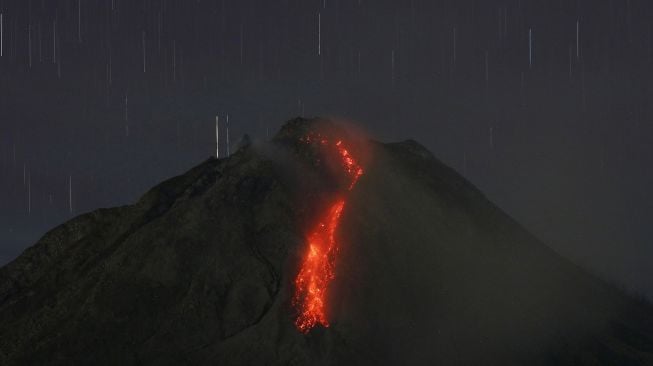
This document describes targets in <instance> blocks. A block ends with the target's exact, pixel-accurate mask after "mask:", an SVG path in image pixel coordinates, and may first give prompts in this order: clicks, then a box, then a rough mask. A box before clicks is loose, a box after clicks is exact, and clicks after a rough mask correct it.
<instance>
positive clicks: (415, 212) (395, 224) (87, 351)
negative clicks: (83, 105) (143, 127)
mask: <svg viewBox="0 0 653 366" xmlns="http://www.w3.org/2000/svg"><path fill="white" fill-rule="evenodd" d="M359 169H360V170H359ZM354 183H355V184H354ZM0 364H2V365H23V364H34V365H44V364H48V365H52V364H61V365H78V364H80V365H81V364H84V365H86V364H88V365H141V364H146V365H341V364H342V365H354V364H374V365H378V364H390V365H398V364H407V365H411V364H413V365H414V364H420V365H421V364H437V365H616V364H619V365H645V364H653V309H652V308H651V307H650V306H649V305H647V304H645V303H642V302H640V301H637V300H635V299H632V298H630V297H628V296H627V295H625V294H624V293H623V292H621V291H619V290H618V289H615V288H613V287H611V286H609V285H607V284H605V283H604V282H602V281H600V280H598V279H597V278H595V277H593V276H591V275H590V274H588V273H586V272H584V271H583V270H581V269H580V268H579V267H577V266H575V265H573V264H572V263H570V262H568V261H567V260H565V259H563V258H561V257H560V256H559V255H557V254H556V253H555V252H553V251H552V250H551V249H549V248H548V247H547V246H545V245H544V244H542V243H541V242H539V241H538V240H537V239H536V238H535V237H533V236H532V235H531V234H529V233H528V232H527V231H526V230H525V229H523V228H522V227H521V226H520V225H519V224H518V223H516V222H515V221H514V220H512V219H511V218H510V217H509V216H508V215H506V214H505V213H504V212H502V211H501V210H500V209H499V208H497V207H496V206H495V205H493V204H492V203H491V202H489V201H488V200H487V199H486V198H485V197H484V195H483V194H482V193H481V192H480V191H479V190H477V189H476V188H475V187H474V186H473V185H471V184H470V183H469V182H468V181H466V180H465V179H464V178H463V177H461V176H460V175H459V174H457V173H456V172H455V171H454V170H452V169H451V168H449V167H447V166H445V165H444V164H442V163H441V162H440V161H438V160H437V159H436V158H435V157H434V156H433V155H432V154H431V153H430V152H428V151H427V150H426V149H425V148H424V147H422V146H421V145H419V144H418V143H416V142H414V141H405V142H401V143H390V144H384V143H379V142H374V141H368V140H366V139H365V138H364V137H361V135H360V134H356V133H352V132H351V131H350V130H348V129H346V128H343V127H342V126H341V125H339V124H337V123H334V122H331V121H328V120H320V119H313V120H306V119H301V118H298V119H295V120H292V121H289V122H288V123H286V125H284V127H283V128H282V129H281V131H280V132H279V133H278V134H277V136H276V137H275V138H274V139H273V140H272V141H271V142H267V143H258V142H252V143H247V144H243V145H242V146H241V148H240V149H239V150H238V151H237V152H236V153H234V154H233V155H232V156H230V157H228V158H225V159H220V160H216V159H209V160H208V161H206V162H204V163H202V164H200V165H199V166H197V167H195V168H193V169H191V170H190V171H188V172H187V173H185V174H183V175H181V176H178V177H175V178H172V179H170V180H168V181H166V182H163V183H161V184H159V185H158V186H156V187H154V188H152V189H151V190H150V191H149V192H147V193H146V194H145V195H144V196H143V197H142V198H141V199H140V200H139V201H138V202H136V203H135V204H133V205H129V206H123V207H117V208H110V209H100V210H97V211H94V212H91V213H88V214H84V215H81V216H79V217H77V218H75V219H73V220H71V221H69V222H67V223H65V224H63V225H61V226H59V227H57V228H55V229H53V230H52V231H50V232H49V233H47V234H46V235H45V236H44V237H43V238H42V239H41V240H40V241H39V242H38V243H37V244H36V245H34V246H33V247H31V248H29V249H27V250H26V251H25V252H24V253H23V254H22V255H21V256H20V257H18V258H17V259H16V260H14V261H13V262H11V263H10V264H8V265H6V266H5V267H3V268H2V269H0Z"/></svg>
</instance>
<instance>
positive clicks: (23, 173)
mask: <svg viewBox="0 0 653 366" xmlns="http://www.w3.org/2000/svg"><path fill="white" fill-rule="evenodd" d="M0 12H1V13H2V16H1V18H2V21H1V22H2V27H1V29H2V35H1V39H2V45H1V46H0V48H1V53H2V55H1V56H0V264H2V263H6V262H7V261H9V260H11V259H12V258H14V257H15V256H17V255H18V254H20V252H21V251H22V250H23V249H25V248H26V247H27V246H29V245H31V244H33V243H34V242H36V240H37V239H38V238H39V237H40V236H41V235H43V234H44V233H45V232H46V231H47V230H49V229H50V228H52V227H54V226H55V225H57V224H59V223H62V222H63V221H65V220H68V219H70V218H72V217H73V216H75V215H78V214H80V213H83V212H88V211H90V210H93V209H96V208H99V207H110V206H115V205H121V204H127V203H130V202H133V201H134V200H135V199H137V198H138V197H139V196H140V195H141V194H142V193H144V192H145V190H147V189H148V188H149V187H151V186H152V185H154V184H156V183H158V182H160V181H161V180H163V179H165V178H168V177H171V176H173V175H176V174H179V173H182V172H184V171H185V170H187V169H189V168H191V167H192V166H194V165H196V164H198V163H200V162H201V161H202V160H204V159H206V158H207V157H208V156H209V155H211V154H213V153H214V151H215V142H214V139H215V137H214V136H215V135H214V130H213V129H214V120H215V116H216V115H219V116H220V118H221V119H222V120H223V121H224V120H225V119H226V116H227V115H229V118H230V122H231V136H232V137H233V140H234V141H235V140H236V139H237V138H238V137H239V136H241V135H242V134H243V133H245V132H247V133H249V134H250V135H252V137H254V138H258V139H265V138H266V137H267V136H268V133H269V134H273V133H274V132H275V131H276V130H277V129H278V127H279V126H280V125H281V123H282V122H283V121H285V120H288V119H290V118H292V117H294V116H297V115H304V116H307V117H310V116H316V115H327V116H342V117H348V118H352V119H354V120H357V121H358V122H359V124H360V125H361V126H363V127H364V128H365V129H366V130H367V131H369V133H370V134H371V135H372V136H373V137H375V138H377V139H381V140H386V141H395V140H401V139H406V138H414V139H416V140H418V141H420V142H421V143H423V144H424V145H426V146H427V147H428V148H429V149H430V150H432V151H433V152H434V153H435V154H436V155H437V156H438V157H439V158H440V159H441V160H443V161H444V162H446V163H447V164H449V165H451V166H453V167H454V168H456V169H457V170H458V171H460V172H461V173H463V174H464V175H465V176H466V177H468V178H469V179H470V180H471V181H472V182H473V183H474V184H476V185H477V186H478V187H479V188H481V189H482V190H483V191H484V192H485V193H486V194H487V195H488V197H489V198H490V199H491V200H493V201H494V202H496V203H497V204H498V205H499V206H500V207H502V208H503V209H504V210H506V211H507V212H508V213H509V214H511V215H512V216H513V217H514V218H516V219H517V220H518V221H520V222H521V223H522V224H524V225H525V226H526V227H528V228H529V229H530V230H531V231H533V232H534V233H535V234H536V235H537V236H538V237H540V238H541V239H542V240H544V241H545V242H546V243H548V244H549V245H550V246H552V247H553V248H554V249H555V250H557V251H559V252H560V253H562V254H563V255H565V256H567V257H569V258H571V259H572V260H574V261H576V262H577V263H579V264H580V265H582V266H584V267H586V268H589V269H590V270H592V271H593V272H595V273H598V274H600V275H601V276H604V277H605V278H608V279H609V280H610V281H614V282H617V283H619V284H621V285H623V286H626V287H628V288H630V289H632V290H634V291H637V292H640V293H645V294H648V295H649V296H653V281H651V280H650V279H651V278H653V266H652V265H651V260H652V259H653V243H652V240H651V237H653V225H652V224H651V219H653V193H651V192H652V190H651V187H652V186H653V171H652V170H651V161H652V157H653V145H652V143H653V127H652V124H651V122H652V120H651V117H652V116H653V105H652V103H651V98H652V96H653V94H652V92H653V91H652V90H651V87H652V86H653V73H652V71H651V70H652V68H653V53H652V52H653V51H652V46H653V40H652V31H653V28H652V27H653V22H651V19H653V4H652V3H651V2H650V1H648V0H630V1H629V0H582V1H581V0H547V1H542V0H501V1H498V0H497V1H490V0H476V1H460V0H447V1H434V0H403V1H389V0H374V1H372V0H347V1H345V0H256V1H255V0H212V1H208V0H177V1H173V0H31V1H30V0H0ZM71 191H72V197H71V196H70V194H69V193H70V192H71Z"/></svg>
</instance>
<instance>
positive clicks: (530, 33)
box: [528, 28, 533, 68]
mask: <svg viewBox="0 0 653 366" xmlns="http://www.w3.org/2000/svg"><path fill="white" fill-rule="evenodd" d="M531 67H533V28H529V29H528V68H531Z"/></svg>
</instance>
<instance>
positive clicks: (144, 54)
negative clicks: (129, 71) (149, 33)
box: [142, 31, 146, 73]
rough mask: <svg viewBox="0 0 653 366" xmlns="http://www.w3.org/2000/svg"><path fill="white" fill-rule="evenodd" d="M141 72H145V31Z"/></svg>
mask: <svg viewBox="0 0 653 366" xmlns="http://www.w3.org/2000/svg"><path fill="white" fill-rule="evenodd" d="M142 34H143V73H145V71H146V69H145V31H143V33H142Z"/></svg>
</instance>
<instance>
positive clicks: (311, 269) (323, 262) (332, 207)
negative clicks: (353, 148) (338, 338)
mask: <svg viewBox="0 0 653 366" xmlns="http://www.w3.org/2000/svg"><path fill="white" fill-rule="evenodd" d="M301 141H302V142H304V143H307V144H319V146H321V147H323V148H325V149H327V150H328V151H329V152H335V153H337V157H338V159H339V160H340V161H339V163H340V164H339V165H341V167H342V170H343V173H344V177H346V178H347V183H348V186H347V191H350V190H352V189H353V188H354V186H355V185H356V182H357V181H358V179H359V178H360V177H361V175H363V168H362V167H361V166H360V165H359V163H358V162H357V161H356V159H354V157H352V156H351V154H350V153H349V150H348V149H347V147H346V146H345V143H344V142H343V141H342V140H336V141H335V142H333V141H332V140H331V139H329V138H327V137H324V136H321V135H319V134H309V135H308V136H306V137H305V138H303V139H302V140H301ZM345 202H346V192H343V193H341V194H340V195H339V196H338V197H336V198H335V199H334V200H333V201H332V203H331V204H329V205H328V206H327V207H328V209H327V210H326V211H325V212H324V213H323V214H322V215H320V216H319V218H320V219H319V221H318V224H317V225H316V226H315V227H314V228H313V229H312V230H310V231H309V234H308V237H307V252H306V254H305V257H304V259H303V260H302V262H301V267H300V270H299V273H298V274H297V277H296V278H295V294H294V297H293V305H294V306H295V308H296V309H297V312H298V315H297V319H296V320H295V325H296V326H297V329H299V330H300V331H301V332H302V333H308V332H309V331H310V330H311V329H313V327H315V326H316V325H317V324H320V325H322V326H323V327H328V326H329V321H328V319H327V316H326V313H325V307H326V303H325V302H326V292H327V287H328V285H329V282H331V280H333V278H334V277H335V271H334V269H335V259H336V254H337V253H338V249H339V248H338V242H337V241H336V239H335V233H336V230H337V229H338V225H339V224H340V217H341V215H342V211H343V209H344V207H345Z"/></svg>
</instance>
